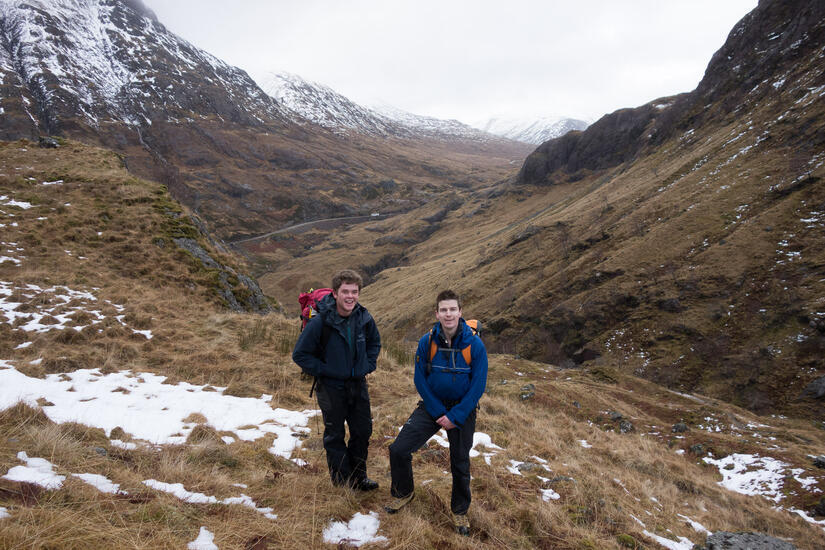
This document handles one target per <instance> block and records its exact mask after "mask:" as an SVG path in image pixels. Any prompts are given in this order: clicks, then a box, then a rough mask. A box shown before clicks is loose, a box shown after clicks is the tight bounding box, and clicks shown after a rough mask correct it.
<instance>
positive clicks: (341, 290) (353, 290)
mask: <svg viewBox="0 0 825 550" xmlns="http://www.w3.org/2000/svg"><path fill="white" fill-rule="evenodd" d="M359 292H360V289H359V288H358V284H357V283H341V286H340V287H338V290H337V291H336V290H333V291H332V297H333V298H335V309H337V310H338V315H340V316H341V317H349V316H350V314H351V313H352V310H354V309H355V306H356V305H357V304H358V294H359Z"/></svg>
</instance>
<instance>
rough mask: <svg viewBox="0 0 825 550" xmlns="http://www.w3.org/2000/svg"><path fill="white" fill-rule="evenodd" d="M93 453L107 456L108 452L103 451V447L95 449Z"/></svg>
mask: <svg viewBox="0 0 825 550" xmlns="http://www.w3.org/2000/svg"><path fill="white" fill-rule="evenodd" d="M94 451H95V452H96V453H97V454H99V455H100V456H108V454H109V451H107V450H106V449H104V448H103V447H95V448H94Z"/></svg>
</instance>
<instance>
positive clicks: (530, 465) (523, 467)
mask: <svg viewBox="0 0 825 550" xmlns="http://www.w3.org/2000/svg"><path fill="white" fill-rule="evenodd" d="M517 469H518V471H519V472H521V473H531V472H535V471H537V470H544V468H542V467H541V466H539V465H538V464H536V463H534V462H522V463H521V464H519V465H518V468H517Z"/></svg>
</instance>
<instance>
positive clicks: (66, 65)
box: [0, 0, 279, 126]
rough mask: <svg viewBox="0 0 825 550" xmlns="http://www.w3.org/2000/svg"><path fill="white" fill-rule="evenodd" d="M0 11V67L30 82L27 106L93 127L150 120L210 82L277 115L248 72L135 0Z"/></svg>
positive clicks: (81, 0)
mask: <svg viewBox="0 0 825 550" xmlns="http://www.w3.org/2000/svg"><path fill="white" fill-rule="evenodd" d="M0 14H2V17H3V18H4V20H5V25H4V28H3V29H0V33H2V38H3V40H4V41H5V42H6V43H7V44H8V45H9V47H7V48H3V49H0V69H2V70H3V71H4V72H6V73H12V74H14V75H16V77H17V79H19V81H20V82H21V83H24V84H25V86H27V87H28V88H29V90H30V92H31V95H32V97H25V96H24V102H26V103H27V104H31V107H32V108H35V107H36V108H38V109H40V110H45V111H49V112H53V111H54V112H59V113H60V114H62V115H63V116H67V115H73V116H80V117H83V118H85V119H86V120H87V121H88V122H89V123H90V124H92V125H93V126H96V125H98V124H99V123H100V122H102V121H106V120H118V121H121V122H125V123H127V124H130V125H142V124H151V122H152V120H153V119H155V118H158V117H164V115H165V116H166V117H170V116H175V115H180V114H182V113H181V112H186V111H190V110H192V107H193V106H194V103H195V102H196V101H197V100H201V99H203V89H204V86H213V87H216V88H225V89H226V91H227V92H228V93H229V95H230V96H232V95H235V96H238V97H241V96H242V100H241V103H244V104H245V105H243V106H241V108H242V109H244V110H246V111H247V112H260V113H262V114H264V113H267V114H270V115H275V116H279V112H278V110H277V108H276V106H275V105H274V104H273V103H272V101H271V100H270V99H269V98H267V97H266V96H265V94H263V93H262V92H261V91H260V89H258V88H257V86H256V85H255V83H254V82H253V81H252V79H251V78H249V76H248V75H247V74H246V73H245V72H243V71H241V70H240V69H237V68H235V67H231V66H229V65H228V64H226V63H224V62H223V61H220V60H219V59H217V58H215V57H214V56H212V55H210V54H208V53H206V52H204V51H202V50H199V49H197V48H195V47H194V46H192V45H191V44H189V43H188V42H186V41H185V40H183V39H181V38H179V37H177V36H175V35H174V34H172V33H170V32H168V31H167V30H166V28H165V27H164V26H163V25H162V24H161V23H159V22H158V21H157V19H156V18H155V16H154V14H153V13H152V12H151V11H149V10H147V9H145V8H143V9H142V10H140V8H139V7H137V6H136V5H135V4H134V3H129V2H108V1H105V0H27V1H22V0H3V2H2V4H0ZM241 92H242V93H241ZM35 104H36V105H35ZM201 107H202V106H201Z"/></svg>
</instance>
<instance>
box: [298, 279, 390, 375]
mask: <svg viewBox="0 0 825 550" xmlns="http://www.w3.org/2000/svg"><path fill="white" fill-rule="evenodd" d="M345 320H346V319H345V318H344V317H341V316H340V315H338V311H337V310H336V309H335V298H333V297H332V294H328V295H327V296H324V298H323V299H322V300H321V301H320V302H319V303H318V315H316V316H314V317H313V318H312V319H311V320H310V321H309V323H307V325H306V327H304V330H303V331H302V332H301V335H300V336H299V337H298V342H296V343H295V349H294V350H293V352H292V360H293V361H295V362H296V363H297V364H298V366H300V367H301V369H302V370H303V371H304V372H306V373H307V374H309V375H310V376H320V377H324V378H335V379H337V380H348V379H350V378H363V377H364V376H366V375H367V374H369V373H371V372H372V371H374V370H375V363H376V361H377V360H378V353H379V352H380V351H381V336H380V335H379V334H378V327H376V326H375V321H374V320H373V318H372V315H370V312H369V311H367V308H365V307H364V306H362V305H361V304H356V306H355V309H354V310H353V311H352V313H351V314H350V316H349V323H350V328H351V335H352V338H354V340H355V342H354V345H355V356H354V357H353V354H352V352H351V351H350V347H349V344H347V334H346V331H345V329H344V327H345V324H344V323H345ZM324 325H326V326H327V327H328V328H327V332H328V334H329V340H328V341H327V342H326V349H324V346H323V344H322V336H323V333H324Z"/></svg>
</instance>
